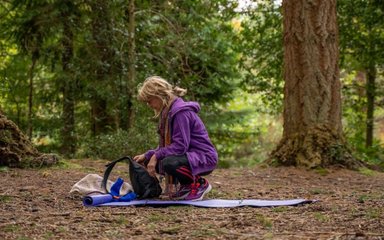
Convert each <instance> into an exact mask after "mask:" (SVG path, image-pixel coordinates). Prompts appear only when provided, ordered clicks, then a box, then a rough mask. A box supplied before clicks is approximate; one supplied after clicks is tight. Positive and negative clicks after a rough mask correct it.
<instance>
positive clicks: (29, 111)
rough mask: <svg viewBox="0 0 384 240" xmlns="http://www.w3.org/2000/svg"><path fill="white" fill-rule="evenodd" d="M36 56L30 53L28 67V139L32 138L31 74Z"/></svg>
mask: <svg viewBox="0 0 384 240" xmlns="http://www.w3.org/2000/svg"><path fill="white" fill-rule="evenodd" d="M36 62H37V58H36V57H34V56H33V55H32V64H31V67H30V69H29V95H28V123H27V135H28V137H29V139H32V134H33V123H32V119H33V85H34V84H33V74H34V72H35V66H36Z"/></svg>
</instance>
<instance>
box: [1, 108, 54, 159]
mask: <svg viewBox="0 0 384 240" xmlns="http://www.w3.org/2000/svg"><path fill="white" fill-rule="evenodd" d="M57 162H58V158H57V156H56V155H53V154H41V153H39V152H38V151H37V150H36V148H35V147H34V146H33V145H32V143H31V142H30V141H29V139H28V137H27V136H26V135H24V134H23V133H22V132H21V131H20V129H19V128H18V127H17V125H16V124H15V123H14V122H12V121H11V120H9V119H7V117H6V116H5V115H3V114H2V113H1V112H0V166H9V167H39V166H50V165H54V164H56V163H57Z"/></svg>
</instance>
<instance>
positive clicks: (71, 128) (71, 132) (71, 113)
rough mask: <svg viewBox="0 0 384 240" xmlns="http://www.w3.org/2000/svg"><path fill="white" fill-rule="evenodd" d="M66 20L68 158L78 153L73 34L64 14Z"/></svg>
mask: <svg viewBox="0 0 384 240" xmlns="http://www.w3.org/2000/svg"><path fill="white" fill-rule="evenodd" d="M62 17H63V19H64V26H63V34H64V36H63V39H62V46H63V53H62V69H63V73H64V75H65V78H64V86H63V88H62V91H63V115H62V121H63V129H62V139H63V143H62V146H61V152H62V153H63V154H64V155H65V156H66V157H71V156H72V155H73V154H75V152H76V138H75V97H74V87H73V79H72V76H71V69H70V63H71V60H72V57H73V32H72V29H71V26H70V25H69V22H68V21H69V20H68V16H67V14H66V13H63V14H62Z"/></svg>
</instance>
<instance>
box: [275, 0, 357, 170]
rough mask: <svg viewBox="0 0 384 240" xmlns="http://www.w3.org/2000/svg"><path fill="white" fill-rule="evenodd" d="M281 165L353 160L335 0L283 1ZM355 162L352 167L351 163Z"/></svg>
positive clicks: (320, 163)
mask: <svg viewBox="0 0 384 240" xmlns="http://www.w3.org/2000/svg"><path fill="white" fill-rule="evenodd" d="M283 19H284V23H283V27H284V80H285V86H284V132H283V138H282V140H281V141H280V143H279V145H278V146H277V148H276V149H275V150H274V151H273V152H272V156H273V157H274V158H275V159H276V160H277V162H278V163H280V164H283V165H301V166H306V167H318V166H327V165H331V164H346V165H354V164H353V163H352V162H354V160H353V158H352V157H351V155H350V154H349V152H348V150H347V149H346V147H345V145H344V141H343V133H342V123H341V96H340V94H341V93H340V91H341V90H340V79H339V67H338V59H339V50H338V26H337V21H336V0H329V1H323V0H302V1H289V0H284V1H283ZM352 167H354V166H352Z"/></svg>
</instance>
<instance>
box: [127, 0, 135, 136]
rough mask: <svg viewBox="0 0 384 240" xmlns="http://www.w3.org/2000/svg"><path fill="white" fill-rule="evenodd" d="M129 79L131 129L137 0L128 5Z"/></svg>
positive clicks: (128, 119) (128, 121) (130, 123)
mask: <svg viewBox="0 0 384 240" xmlns="http://www.w3.org/2000/svg"><path fill="white" fill-rule="evenodd" d="M128 19H129V22H128V33H129V36H128V79H127V96H128V102H127V130H128V129H130V128H131V127H132V125H133V121H134V110H133V101H132V100H133V99H132V98H133V95H134V93H133V91H134V90H135V86H134V85H135V76H136V71H135V64H136V53H135V50H136V49H135V0H130V1H129V7H128Z"/></svg>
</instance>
